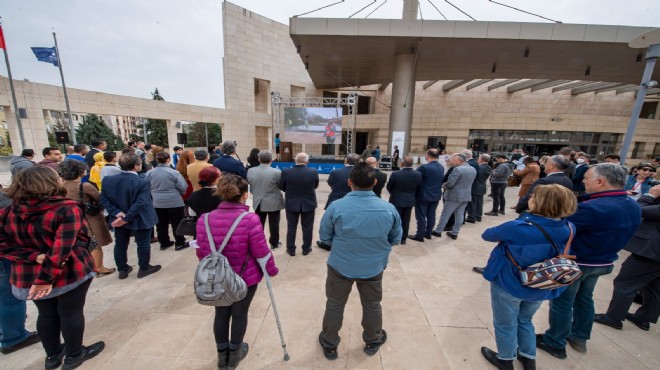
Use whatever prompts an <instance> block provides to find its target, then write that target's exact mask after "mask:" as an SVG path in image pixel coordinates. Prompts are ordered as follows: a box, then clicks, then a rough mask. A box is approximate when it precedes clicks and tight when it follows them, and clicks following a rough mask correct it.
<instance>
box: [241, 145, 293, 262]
mask: <svg viewBox="0 0 660 370" xmlns="http://www.w3.org/2000/svg"><path fill="white" fill-rule="evenodd" d="M257 157H258V158H259V163H260V165H259V166H257V167H252V168H251V169H250V171H248V175H247V176H248V182H249V183H250V186H251V187H252V194H253V198H252V207H254V212H255V213H256V214H257V215H259V219H260V220H261V225H262V226H264V225H265V224H266V218H268V230H269V232H270V238H268V243H269V244H270V248H271V249H275V248H277V247H279V246H280V245H281V244H282V243H280V213H281V212H280V211H281V210H282V208H284V197H283V196H282V191H280V188H279V183H280V178H281V176H282V171H280V170H278V169H276V168H273V167H271V166H270V164H271V163H272V162H273V153H272V152H271V151H270V150H262V151H260V152H259V154H258V155H257Z"/></svg>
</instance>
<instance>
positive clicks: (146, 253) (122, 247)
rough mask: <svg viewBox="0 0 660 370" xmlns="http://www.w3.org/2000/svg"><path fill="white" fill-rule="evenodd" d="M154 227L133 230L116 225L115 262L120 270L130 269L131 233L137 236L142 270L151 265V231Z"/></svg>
mask: <svg viewBox="0 0 660 370" xmlns="http://www.w3.org/2000/svg"><path fill="white" fill-rule="evenodd" d="M152 230H153V228H150V229H143V230H131V229H127V228H126V227H125V226H124V227H115V264H116V265H117V270H118V271H126V270H128V243H129V242H130V241H131V234H132V235H133V236H134V237H135V244H137V256H138V265H139V266H140V269H141V270H146V269H147V268H148V267H149V261H150V260H151V232H152Z"/></svg>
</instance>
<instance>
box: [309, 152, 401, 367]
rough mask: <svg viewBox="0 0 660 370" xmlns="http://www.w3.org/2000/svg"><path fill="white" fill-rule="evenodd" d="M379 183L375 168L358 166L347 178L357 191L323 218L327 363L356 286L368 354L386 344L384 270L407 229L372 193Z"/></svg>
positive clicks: (321, 336)
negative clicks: (327, 247) (326, 254)
mask: <svg viewBox="0 0 660 370" xmlns="http://www.w3.org/2000/svg"><path fill="white" fill-rule="evenodd" d="M376 181H377V180H376V171H375V169H374V168H373V167H371V166H369V165H368V164H366V163H358V164H356V165H355V167H353V170H352V171H351V174H350V177H349V180H348V183H349V184H350V186H351V189H353V191H351V192H350V193H348V194H347V195H346V196H345V197H343V198H342V199H339V200H336V201H334V202H333V203H332V204H330V206H329V207H328V209H327V210H326V211H325V213H324V214H323V219H321V228H320V231H319V234H320V237H321V240H322V241H323V242H324V243H327V244H332V250H331V251H330V257H329V258H328V276H327V278H326V284H325V286H326V292H325V294H326V297H327V301H326V305H325V314H324V315H323V327H322V330H321V333H320V334H319V342H320V343H321V346H322V347H323V354H324V355H325V357H326V358H327V359H328V360H335V359H337V357H338V354H337V347H338V346H339V341H340V338H339V330H340V329H341V326H342V321H343V317H344V307H345V306H346V301H348V296H349V294H350V292H351V289H352V287H353V283H355V284H356V285H357V288H358V292H359V293H360V302H361V303H362V328H363V330H364V331H363V332H362V339H363V340H364V342H365V343H366V345H365V347H364V352H365V353H366V354H367V355H370V356H373V355H375V354H376V353H377V352H378V349H379V348H380V346H381V345H383V343H385V341H386V340H387V333H386V332H385V330H383V311H382V307H381V305H380V301H381V299H382V296H383V284H382V282H383V271H384V270H385V268H386V267H387V263H388V258H389V255H390V252H391V251H392V246H393V245H396V244H398V243H399V241H401V236H402V230H401V219H400V218H399V213H398V212H397V210H396V208H395V207H394V206H393V205H392V204H390V203H388V202H386V201H384V200H382V199H380V198H378V197H376V195H375V194H374V192H373V191H372V189H373V187H374V185H375V184H376Z"/></svg>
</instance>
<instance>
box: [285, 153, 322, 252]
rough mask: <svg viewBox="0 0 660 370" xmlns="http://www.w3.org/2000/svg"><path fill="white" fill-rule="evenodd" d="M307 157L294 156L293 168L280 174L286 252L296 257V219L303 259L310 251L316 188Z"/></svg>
mask: <svg viewBox="0 0 660 370" xmlns="http://www.w3.org/2000/svg"><path fill="white" fill-rule="evenodd" d="M307 163H309V156H308V155H307V154H305V153H298V155H296V165H295V166H293V167H291V168H287V169H285V170H283V171H282V176H281V177H280V184H279V186H280V189H281V190H282V191H283V192H284V209H285V210H286V222H287V233H286V252H287V253H288V254H289V255H290V256H292V257H293V256H295V255H296V229H297V228H298V219H300V225H301V227H302V232H303V245H302V252H303V255H304V256H306V255H308V254H309V252H311V251H312V233H313V231H314V210H315V209H316V205H317V203H316V188H317V187H318V186H319V174H318V172H317V171H316V169H315V168H309V167H307Z"/></svg>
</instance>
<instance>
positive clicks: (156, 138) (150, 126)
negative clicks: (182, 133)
mask: <svg viewBox="0 0 660 370" xmlns="http://www.w3.org/2000/svg"><path fill="white" fill-rule="evenodd" d="M151 97H152V98H153V100H160V101H165V99H163V97H162V96H161V95H160V93H159V92H158V88H155V90H154V91H153V92H152V93H151ZM147 140H148V141H149V144H155V145H158V146H162V147H165V148H169V147H170V144H169V140H168V139H167V122H166V121H165V120H163V119H151V118H149V119H147Z"/></svg>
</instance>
